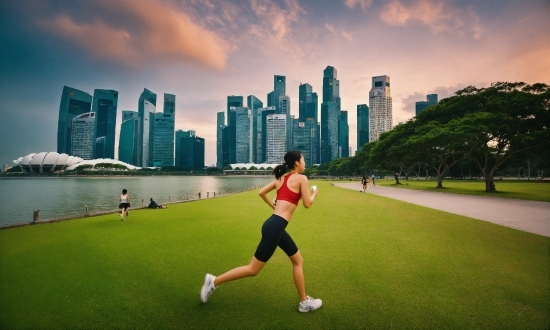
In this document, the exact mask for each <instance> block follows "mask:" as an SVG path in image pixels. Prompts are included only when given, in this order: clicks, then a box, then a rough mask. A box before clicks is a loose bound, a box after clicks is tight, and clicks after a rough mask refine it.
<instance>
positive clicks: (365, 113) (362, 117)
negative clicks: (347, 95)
mask: <svg viewBox="0 0 550 330" xmlns="http://www.w3.org/2000/svg"><path fill="white" fill-rule="evenodd" d="M368 142H369V106H368V105H366V104H358V105H357V151H360V150H362V148H363V146H364V145H365V143H368Z"/></svg>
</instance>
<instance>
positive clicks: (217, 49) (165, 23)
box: [37, 0, 229, 69]
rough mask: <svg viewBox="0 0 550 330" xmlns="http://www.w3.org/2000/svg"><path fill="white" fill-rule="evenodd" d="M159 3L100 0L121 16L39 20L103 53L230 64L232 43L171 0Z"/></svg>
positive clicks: (137, 59) (124, 58) (125, 59)
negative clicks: (191, 16)
mask: <svg viewBox="0 0 550 330" xmlns="http://www.w3.org/2000/svg"><path fill="white" fill-rule="evenodd" d="M155 2H158V3H154V2H153V1H145V0H119V1H107V0H99V1H95V2H93V4H94V6H97V7H99V8H100V9H102V10H105V11H107V12H109V13H111V14H115V15H110V16H105V18H97V19H96V20H95V21H93V23H76V22H75V21H76V20H74V19H73V18H71V17H70V16H69V15H66V14H64V15H60V16H57V17H55V18H53V19H41V20H38V22H37V23H38V26H39V27H41V28H43V29H45V30H48V31H50V32H51V33H53V34H56V35H58V36H61V37H63V38H65V39H67V40H69V41H71V42H74V43H75V44H76V45H78V46H80V47H82V48H83V49H85V50H86V51H88V52H90V54H92V55H93V56H95V57H98V58H104V59H109V60H114V61H117V62H120V63H124V64H134V65H136V64H141V63H145V62H147V61H152V60H168V61H174V62H178V61H191V62H194V63H197V64H200V65H203V66H205V67H211V68H216V69H224V68H225V66H226V61H227V57H228V52H229V47H228V45H227V43H226V42H225V41H224V40H223V39H222V38H221V37H220V36H218V35H217V34H216V33H214V32H212V31H209V30H207V29H206V28H204V27H203V26H201V25H200V24H198V23H196V22H194V21H193V20H192V19H191V18H190V16H189V15H187V14H186V13H184V12H182V11H178V10H177V9H175V8H173V7H171V6H170V5H169V4H167V3H165V2H162V3H161V2H160V1H155ZM152 7H154V8H155V10H151V8H152ZM117 13H118V15H117ZM109 17H111V20H110V21H109V20H108V18H109ZM113 17H115V18H113ZM118 17H124V19H116V18H118Z"/></svg>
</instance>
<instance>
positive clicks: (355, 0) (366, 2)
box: [344, 0, 372, 12]
mask: <svg viewBox="0 0 550 330" xmlns="http://www.w3.org/2000/svg"><path fill="white" fill-rule="evenodd" d="M344 4H345V5H346V7H348V8H349V9H353V8H355V6H359V7H361V9H363V12H367V9H369V7H370V6H371V5H372V0H345V1H344Z"/></svg>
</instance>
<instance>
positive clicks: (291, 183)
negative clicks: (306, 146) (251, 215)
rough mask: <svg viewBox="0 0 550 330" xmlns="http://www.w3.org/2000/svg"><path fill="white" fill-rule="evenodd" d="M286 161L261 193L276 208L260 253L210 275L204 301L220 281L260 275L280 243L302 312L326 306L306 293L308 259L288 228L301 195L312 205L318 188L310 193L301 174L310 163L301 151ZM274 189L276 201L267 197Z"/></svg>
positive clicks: (266, 226)
mask: <svg viewBox="0 0 550 330" xmlns="http://www.w3.org/2000/svg"><path fill="white" fill-rule="evenodd" d="M284 160H285V162H284V164H282V165H278V166H277V167H275V169H274V170H273V174H274V175H275V180H273V181H272V182H271V183H269V184H267V185H266V186H265V187H263V188H262V190H260V193H259V195H260V197H261V198H262V199H263V200H264V202H265V203H266V204H267V205H269V206H270V207H271V208H273V209H274V212H273V215H272V216H271V217H270V218H269V219H267V220H266V221H265V222H264V224H263V226H262V239H261V240H260V244H258V248H257V249H256V253H255V254H254V256H253V257H252V260H250V263H249V264H248V265H246V266H241V267H237V268H234V269H232V270H230V271H228V272H226V273H223V274H221V275H218V276H214V275H211V274H206V276H205V278H204V285H203V286H202V289H201V301H202V302H203V303H205V302H206V301H207V300H208V297H209V296H210V295H211V294H212V292H214V290H216V289H217V288H218V286H219V285H220V284H222V283H225V282H229V281H234V280H238V279H241V278H245V277H249V276H256V275H257V274H258V273H259V272H260V271H261V270H262V268H263V267H264V266H265V264H266V262H267V261H268V260H269V258H271V256H272V255H273V253H274V252H275V249H277V246H279V247H280V248H281V249H282V250H283V251H284V252H285V253H286V254H287V255H288V257H289V258H290V261H291V262H292V267H293V274H294V284H295V285H296V290H298V295H299V296H300V303H299V306H298V310H299V311H300V312H309V311H314V310H317V309H319V308H321V306H322V305H323V302H322V301H321V299H313V298H311V297H310V296H307V295H306V289H305V282H304V269H303V263H304V260H303V259H302V255H301V254H300V251H299V250H298V247H297V246H296V244H295V243H294V241H293V240H292V238H291V237H290V235H289V234H288V233H287V232H286V231H285V228H286V226H287V224H288V222H289V221H290V219H291V218H292V214H293V213H294V211H295V210H296V207H297V206H298V202H299V201H300V197H301V198H302V203H303V205H304V207H305V208H309V207H310V206H311V205H312V204H313V200H314V199H315V196H317V193H318V190H317V189H316V187H315V186H314V187H312V188H311V189H312V193H311V195H310V193H309V188H308V181H307V177H306V176H304V175H301V174H300V173H302V172H303V171H304V169H305V168H306V164H305V162H304V157H303V156H302V154H301V153H300V152H299V151H289V152H287V153H286V155H285V157H284ZM273 189H276V190H277V197H276V200H274V201H273V202H271V201H270V200H269V199H268V197H267V193H269V192H270V191H272V190H273Z"/></svg>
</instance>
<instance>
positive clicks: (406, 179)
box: [405, 174, 409, 186]
mask: <svg viewBox="0 0 550 330" xmlns="http://www.w3.org/2000/svg"><path fill="white" fill-rule="evenodd" d="M405 182H406V183H407V186H408V185H409V174H405Z"/></svg>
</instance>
